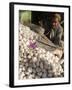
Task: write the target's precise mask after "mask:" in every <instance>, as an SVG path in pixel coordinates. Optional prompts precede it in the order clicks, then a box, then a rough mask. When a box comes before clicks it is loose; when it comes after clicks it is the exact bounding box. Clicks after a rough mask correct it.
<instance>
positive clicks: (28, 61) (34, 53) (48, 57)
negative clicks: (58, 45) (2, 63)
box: [19, 24, 64, 80]
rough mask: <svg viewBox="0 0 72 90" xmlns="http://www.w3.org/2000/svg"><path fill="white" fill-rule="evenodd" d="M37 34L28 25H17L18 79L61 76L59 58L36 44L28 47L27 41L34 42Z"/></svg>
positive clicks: (62, 71)
mask: <svg viewBox="0 0 72 90" xmlns="http://www.w3.org/2000/svg"><path fill="white" fill-rule="evenodd" d="M37 39H38V35H37V34H36V33H35V32H33V31H31V30H30V28H29V27H27V26H24V25H22V24H20V27H19V79H20V80H23V79H36V78H52V77H63V74H64V70H63V68H62V65H61V63H60V61H59V58H58V57H57V56H55V55H54V54H52V53H50V52H49V51H46V50H45V49H44V48H41V47H38V46H36V47H35V48H32V47H29V44H30V43H29V41H30V40H31V41H32V43H35V42H36V40H37Z"/></svg>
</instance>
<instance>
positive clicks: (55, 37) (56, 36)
mask: <svg viewBox="0 0 72 90" xmlns="http://www.w3.org/2000/svg"><path fill="white" fill-rule="evenodd" d="M60 21H61V16H60V15H59V14H54V17H53V19H52V29H51V31H50V35H49V38H50V40H51V41H52V42H53V43H54V44H56V45H59V46H61V47H63V44H64V43H63V41H62V40H61V39H62V35H63V28H62V26H61V25H60Z"/></svg>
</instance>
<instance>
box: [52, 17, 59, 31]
mask: <svg viewBox="0 0 72 90" xmlns="http://www.w3.org/2000/svg"><path fill="white" fill-rule="evenodd" d="M58 25H59V21H58V18H55V19H54V20H53V22H52V27H53V28H54V29H55V28H57V27H58Z"/></svg>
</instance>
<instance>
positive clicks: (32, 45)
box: [28, 41, 37, 49]
mask: <svg viewBox="0 0 72 90" xmlns="http://www.w3.org/2000/svg"><path fill="white" fill-rule="evenodd" d="M28 47H29V48H33V49H35V48H36V47H37V45H36V42H31V41H30V42H29V45H28Z"/></svg>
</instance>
